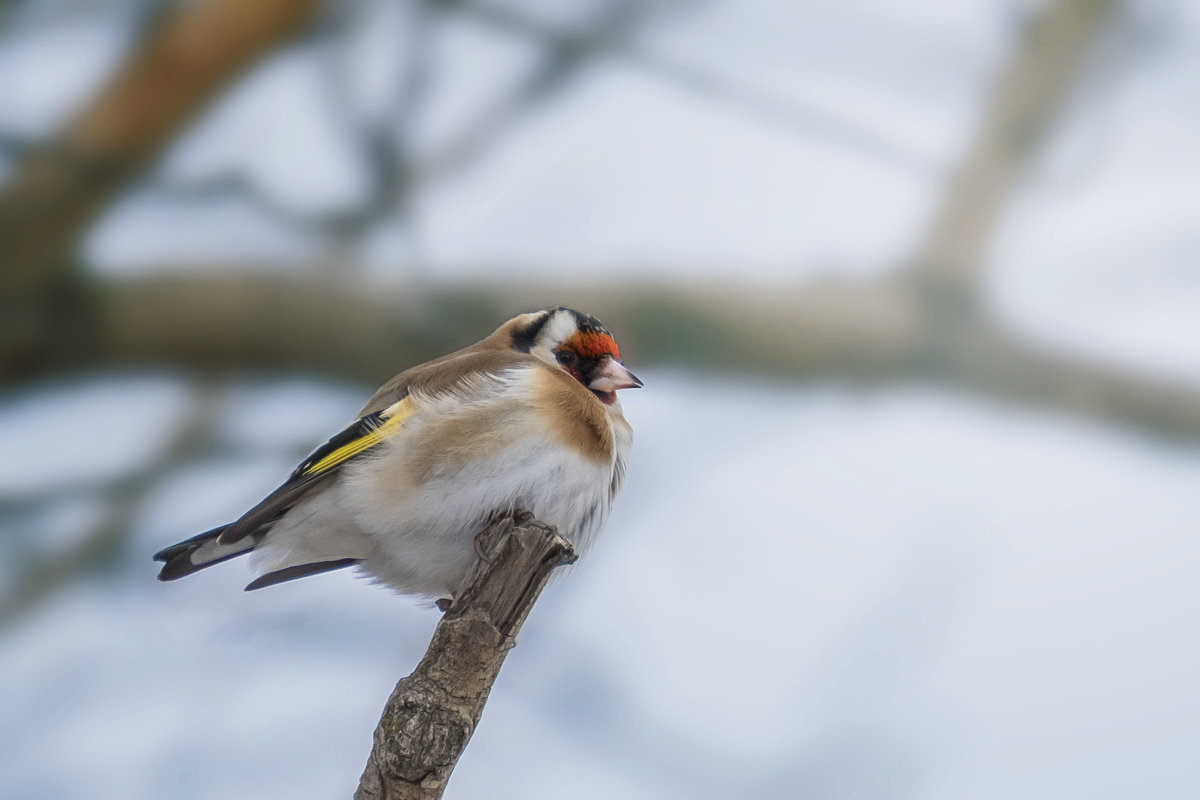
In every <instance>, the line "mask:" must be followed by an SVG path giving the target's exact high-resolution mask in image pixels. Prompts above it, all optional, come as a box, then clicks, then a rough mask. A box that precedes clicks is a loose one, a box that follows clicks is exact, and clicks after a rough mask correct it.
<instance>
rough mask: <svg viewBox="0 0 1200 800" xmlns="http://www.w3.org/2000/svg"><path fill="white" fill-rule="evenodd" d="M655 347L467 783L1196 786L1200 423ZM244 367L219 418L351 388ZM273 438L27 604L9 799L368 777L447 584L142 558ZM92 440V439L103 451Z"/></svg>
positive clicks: (1040, 789) (749, 787) (890, 788)
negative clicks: (1135, 428)
mask: <svg viewBox="0 0 1200 800" xmlns="http://www.w3.org/2000/svg"><path fill="white" fill-rule="evenodd" d="M646 380H647V388H646V389H645V390H644V391H641V392H638V393H633V392H630V393H629V397H628V399H627V401H626V405H627V410H628V415H629V416H630V418H631V419H633V421H634V424H635V426H636V428H637V433H638V438H637V443H636V451H635V458H634V461H633V469H632V472H631V476H630V482H629V488H628V490H627V492H626V494H625V495H624V496H623V497H622V498H621V500H620V502H619V504H618V508H617V511H616V513H615V515H614V518H613V520H612V523H611V525H610V528H609V531H608V533H607V535H606V537H605V538H604V539H602V541H601V543H600V545H599V546H598V547H597V548H596V550H595V552H594V553H593V554H592V556H591V557H590V558H589V559H587V560H586V561H585V562H584V563H582V564H581V565H580V566H578V567H577V568H576V569H575V570H574V572H573V573H571V574H569V575H568V576H566V577H564V578H563V579H561V580H559V581H558V582H557V583H555V584H554V585H553V586H552V587H551V588H550V589H549V590H548V591H547V593H546V595H545V596H544V598H543V600H542V601H541V602H540V603H539V606H538V608H537V609H536V610H535V613H534V615H533V617H532V618H531V619H530V621H529V623H528V625H527V628H526V630H525V632H524V634H523V635H522V637H521V641H520V643H519V645H518V647H517V649H516V650H515V651H514V652H513V654H512V656H511V657H510V660H509V662H508V664H507V665H506V667H505V670H504V672H503V673H502V675H501V678H500V680H499V682H498V684H497V687H496V691H495V692H494V694H493V695H492V698H491V701H490V703H489V705H488V708H487V712H486V714H485V716H484V720H483V723H482V725H481V727H480V729H479V731H478V733H477V734H476V736H475V738H474V740H473V741H472V743H471V745H470V747H469V749H468V751H467V754H466V756H465V757H464V759H463V760H462V762H461V763H460V765H459V768H458V770H457V772H456V773H455V778H454V780H453V782H452V784H451V789H450V793H449V796H450V797H462V798H467V797H495V798H509V797H511V798H556V797H563V796H571V797H579V798H591V797H595V798H611V797H622V798H675V797H677V798H681V799H682V798H731V797H744V796H754V797H792V796H813V797H920V798H960V797H973V798H1010V797H1014V796H1029V797H1047V798H1049V797H1066V796H1077V797H1094V798H1101V797H1109V798H1122V797H1129V796H1133V795H1143V794H1146V795H1152V796H1158V797H1183V796H1189V795H1191V794H1192V793H1194V792H1196V791H1198V790H1200V782H1197V779H1196V778H1195V776H1194V774H1193V771H1192V770H1191V767H1190V762H1191V754H1192V753H1194V752H1195V750H1196V748H1197V747H1200V714H1197V711H1198V710H1200V709H1198V708H1197V704H1198V703H1200V633H1197V630H1196V626H1195V625H1194V620H1195V616H1196V613H1197V610H1198V609H1200V581H1197V580H1196V577H1197V574H1200V541H1198V540H1197V538H1196V532H1195V522H1196V506H1195V496H1196V486H1197V484H1198V482H1200V453H1196V452H1191V451H1186V450H1176V449H1172V448H1170V447H1166V446H1161V445H1153V444H1149V443H1147V442H1146V441H1144V440H1142V439H1140V438H1138V437H1135V436H1131V435H1126V434H1123V433H1114V432H1113V431H1111V430H1106V429H1096V428H1092V427H1089V426H1086V425H1081V424H1077V423H1073V422H1070V421H1068V420H1064V419H1059V418H1054V417H1049V416H1045V415H1040V414H1032V413H1024V412H1020V411H1015V410H1010V409H1001V408H993V407H989V406H987V405H985V404H982V403H980V402H978V401H977V400H973V399H967V398H962V397H954V396H948V395H944V394H940V393H935V392H932V391H927V390H919V389H902V390H895V391H889V392H885V393H880V394H859V393H851V392H848V391H845V390H842V389H839V388H836V387H815V388H799V387H792V386H787V385H774V384H765V383H764V384H754V383H751V384H748V385H747V384H746V383H745V382H744V381H732V380H731V381H728V382H727V383H723V382H722V381H721V379H719V378H718V377H715V376H711V375H696V374H673V373H662V374H654V373H653V372H652V373H650V374H649V375H647V376H646ZM169 387H170V381H169V380H168V379H162V380H151V379H146V378H142V379H127V380H118V381H105V382H101V383H100V384H92V385H84V386H82V387H79V386H75V387H64V388H62V389H60V390H57V391H53V390H52V391H48V392H45V393H44V394H43V395H42V399H43V400H48V401H50V402H51V403H53V402H55V401H61V400H63V399H64V395H65V393H67V392H74V391H80V390H83V391H84V397H85V398H88V399H91V398H95V397H100V396H108V397H109V398H110V400H113V401H114V402H112V403H111V405H110V407H109V409H108V411H107V412H104V411H102V412H101V417H102V418H101V419H99V420H97V421H98V423H100V424H101V427H102V428H109V427H111V428H113V429H114V430H119V429H120V427H121V426H122V425H125V424H127V423H126V422H124V420H127V419H129V411H130V410H131V409H136V407H137V404H138V403H139V402H143V403H144V402H146V400H145V398H146V397H147V396H151V397H153V401H152V402H153V404H154V405H157V406H160V407H170V406H171V403H172V402H174V401H173V399H172V394H171V392H170V389H169ZM122 395H124V399H125V401H126V402H124V403H120V402H115V401H116V400H117V399H118V398H120V397H121V396H122ZM177 399H178V398H175V400H177ZM229 399H230V400H231V401H235V402H230V404H229V409H228V413H229V416H228V417H227V421H226V425H225V426H224V428H225V430H227V431H228V432H229V433H230V434H237V433H238V432H239V431H249V430H252V429H253V426H255V425H257V424H260V423H261V420H259V419H257V418H256V414H257V413H258V411H257V410H256V409H261V407H262V405H263V404H266V403H277V402H286V403H291V404H294V406H296V407H301V408H304V409H305V413H306V415H307V416H308V417H309V418H310V419H315V420H321V421H325V420H330V419H334V418H336V417H338V416H339V415H347V414H352V413H353V410H354V409H355V408H356V406H357V400H358V398H357V397H356V396H355V393H354V392H353V391H350V390H345V389H330V388H329V387H323V386H319V385H317V386H311V387H306V386H305V385H303V384H301V383H294V382H293V383H288V384H284V385H270V384H268V385H259V386H248V385H243V386H239V387H238V388H237V389H235V390H234V391H233V392H232V393H231V397H230V398H229ZM5 410H6V411H8V412H10V413H8V414H7V415H6V418H7V419H9V420H13V419H20V417H21V413H22V412H21V411H20V409H13V408H11V407H9V408H7V409H5ZM24 413H25V414H26V415H27V416H26V417H25V419H23V420H21V422H22V423H23V424H24V425H29V424H31V423H33V422H35V421H36V417H34V416H33V415H34V413H35V412H32V411H25V412H24ZM163 416H169V415H168V414H164V415H163ZM304 434H309V435H310V438H311V431H304V430H299V431H297V436H296V437H295V438H297V439H298V438H300V437H301V436H302V435H304ZM0 436H3V437H4V438H5V441H6V443H7V444H16V445H18V446H19V445H20V444H21V442H20V441H19V439H18V434H16V433H15V427H13V426H12V425H10V426H8V427H6V428H3V429H0ZM264 437H268V438H274V447H272V446H271V445H270V443H268V442H266V441H260V442H259V443H258V444H260V445H261V448H262V451H261V452H260V453H259V454H258V455H257V456H255V455H249V454H247V455H245V456H243V457H240V458H221V459H214V460H207V459H202V460H200V461H199V462H195V463H192V464H189V465H187V466H186V467H185V468H183V469H181V470H180V471H179V472H178V473H177V474H172V475H169V476H167V477H166V479H165V480H164V481H163V482H162V485H161V486H160V487H159V488H158V489H157V490H156V491H155V492H154V494H153V495H152V497H151V498H150V500H149V501H148V502H147V503H146V504H145V506H144V507H143V508H142V509H141V510H140V513H139V515H138V521H137V524H136V539H135V543H134V546H133V547H131V548H129V550H128V551H127V552H126V553H125V555H124V556H123V558H122V564H121V566H120V568H119V570H117V571H116V572H115V573H114V574H111V575H109V576H107V577H106V578H104V579H103V580H101V579H97V580H95V581H93V582H91V583H89V584H87V585H81V586H76V587H75V588H74V589H72V590H71V591H70V592H69V593H67V594H65V595H63V596H60V597H59V598H57V599H56V600H55V601H54V602H53V603H52V604H51V605H50V607H49V608H47V609H45V610H43V611H42V612H39V613H38V614H37V615H36V616H35V617H33V618H31V619H30V620H28V621H27V623H26V624H24V625H22V626H20V627H19V628H18V629H16V630H14V631H11V632H10V633H9V634H8V635H7V637H6V640H5V642H4V647H3V648H2V649H0V685H2V686H5V687H7V688H6V690H5V695H6V697H5V701H4V703H3V704H2V706H0V708H2V710H0V796H4V797H12V798H59V797H62V798H67V797H93V798H108V797H111V798H129V797H162V796H168V795H169V796H172V797H179V798H189V797H194V798H210V797H222V796H224V797H256V798H270V797H279V798H285V797H287V798H294V797H331V796H346V795H347V794H348V792H349V791H350V788H351V787H352V786H353V785H354V784H355V782H356V780H357V776H358V773H359V770H360V769H361V767H362V764H363V762H364V759H365V755H366V752H367V749H368V747H369V742H370V735H371V731H372V729H373V727H374V723H375V720H376V718H377V715H378V714H379V712H380V710H381V709H382V704H383V701H384V699H385V698H386V696H387V694H388V692H389V690H390V688H391V686H392V684H393V683H394V681H395V680H396V678H397V677H399V676H400V675H401V674H404V673H406V672H407V671H408V670H409V669H410V668H411V667H412V666H413V665H414V664H415V663H416V661H417V659H418V658H419V656H420V654H421V653H422V652H423V650H424V647H425V645H426V643H427V641H428V637H429V634H430V632H431V630H432V627H433V625H434V624H435V622H436V618H437V612H436V611H434V610H431V609H429V608H424V607H420V606H419V605H417V604H415V603H413V602H412V601H410V600H408V599H403V598H398V597H395V596H392V595H391V594H389V593H387V592H385V591H383V590H380V589H378V588H374V587H371V586H369V585H367V584H365V583H363V582H361V581H357V580H356V579H354V578H353V577H351V576H349V575H345V574H331V575H326V576H321V577H317V578H312V579H307V580H305V581H301V582H298V583H294V584H290V585H286V586H283V587H278V588H273V589H270V590H266V591H262V592H257V593H252V594H246V593H242V592H241V591H240V590H241V587H242V586H243V585H244V584H245V582H246V581H247V575H248V573H247V569H246V567H245V565H243V564H241V563H237V562H234V563H230V564H227V565H224V566H222V567H219V568H217V569H213V570H210V571H209V572H206V573H203V574H200V575H197V576H195V577H193V578H190V579H189V580H186V581H182V582H179V583H175V584H169V585H160V584H158V583H156V582H155V581H154V580H153V574H154V567H153V565H152V564H151V563H150V561H149V555H150V553H152V552H153V551H154V550H155V549H156V548H158V547H159V546H161V545H163V544H166V543H169V542H173V541H175V540H176V539H178V538H179V537H181V536H183V535H186V534H188V533H190V532H192V531H195V530H200V529H203V528H204V527H206V526H208V525H211V524H214V523H216V522H219V521H221V520H223V519H226V518H228V517H231V516H233V515H236V514H237V513H238V512H239V511H240V510H241V509H242V508H243V507H244V506H245V505H246V504H247V502H249V501H251V500H252V499H254V497H255V496H256V495H257V494H258V493H259V492H260V491H261V490H263V489H264V488H268V487H269V486H271V485H272V484H273V483H274V482H276V481H277V480H278V479H279V478H280V476H281V475H282V474H284V472H286V469H287V466H288V460H287V459H288V458H290V451H289V453H288V454H287V455H282V454H280V453H281V451H287V450H288V448H289V446H290V445H292V444H297V443H298V442H294V441H289V440H288V437H286V436H282V435H278V434H276V433H267V434H264ZM6 446H7V445H6ZM75 446H76V448H77V449H76V450H75V451H74V457H73V460H74V461H75V463H76V466H77V469H79V470H80V471H84V470H88V469H100V468H101V466H104V465H105V464H107V465H108V466H106V467H105V468H110V467H112V466H113V464H112V462H113V457H112V455H111V451H110V452H109V453H104V452H100V451H99V449H98V448H97V449H91V448H89V447H87V446H86V445H85V444H84V443H82V442H79V441H76V442H75ZM272 453H274V454H276V455H272ZM116 468H118V469H119V468H122V467H121V465H116ZM4 478H5V483H4V486H5V487H6V488H7V487H11V486H12V482H13V481H14V480H16V478H15V477H14V476H13V475H6V476H4ZM47 524H49V523H47ZM59 524H60V525H63V524H64V523H62V522H60V523H59Z"/></svg>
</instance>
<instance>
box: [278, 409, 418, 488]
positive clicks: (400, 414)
mask: <svg viewBox="0 0 1200 800" xmlns="http://www.w3.org/2000/svg"><path fill="white" fill-rule="evenodd" d="M416 410H417V405H416V403H414V402H413V401H412V398H411V397H406V398H404V399H403V400H401V401H400V402H399V403H396V404H395V405H393V406H391V407H390V408H388V409H387V410H386V411H385V412H384V413H383V414H382V415H381V416H382V417H383V420H384V421H383V424H382V425H380V426H379V427H378V428H375V429H374V430H371V431H367V432H366V433H364V434H363V435H362V436H360V437H358V438H357V439H355V440H353V441H351V442H348V443H347V444H344V445H342V446H341V447H339V448H338V449H337V450H334V451H333V452H332V453H330V454H329V455H327V456H325V457H324V458H322V459H321V460H320V461H318V462H316V463H315V464H313V465H312V466H310V467H309V468H308V469H306V470H304V472H303V473H301V474H303V475H316V474H318V473H321V472H325V471H326V470H329V469H332V468H334V467H336V466H337V465H338V464H341V463H343V462H345V461H347V460H349V459H351V458H354V456H356V455H358V454H359V453H361V452H363V451H364V450H370V449H371V448H372V447H374V446H375V445H377V444H379V443H380V442H383V441H385V440H387V439H390V438H391V437H392V436H395V435H396V434H397V433H399V431H400V428H401V426H403V425H404V423H405V422H406V421H407V420H408V418H409V417H411V416H412V415H413V414H414V413H415V412H416Z"/></svg>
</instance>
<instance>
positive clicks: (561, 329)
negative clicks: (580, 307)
mask: <svg viewBox="0 0 1200 800" xmlns="http://www.w3.org/2000/svg"><path fill="white" fill-rule="evenodd" d="M576 330H577V328H576V325H575V315H574V314H572V313H571V312H570V311H559V312H558V313H557V314H555V315H554V316H553V317H551V318H550V321H549V322H547V323H546V329H545V331H544V332H543V334H542V336H540V337H539V338H540V339H541V341H543V342H545V343H546V344H547V345H548V346H549V347H551V348H552V347H554V346H557V345H560V344H562V343H563V342H565V341H566V340H567V339H569V338H571V336H573V335H574V334H575V331H576Z"/></svg>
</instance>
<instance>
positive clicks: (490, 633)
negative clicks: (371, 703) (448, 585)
mask: <svg viewBox="0 0 1200 800" xmlns="http://www.w3.org/2000/svg"><path fill="white" fill-rule="evenodd" d="M476 541H477V549H478V551H479V558H478V560H477V561H476V562H475V565H474V567H473V568H472V569H471V572H470V574H468V575H467V579H466V581H464V583H463V587H462V589H460V590H459V592H458V597H457V598H456V599H455V602H454V605H453V606H452V607H451V608H450V610H449V611H447V612H446V615H445V616H444V617H443V618H442V621H441V622H440V623H439V624H438V627H437V630H436V631H435V632H434V634H433V640H432V641H431V642H430V643H429V650H428V651H427V652H426V653H425V657H424V658H423V659H421V663H420V664H419V665H418V666H417V668H416V670H414V671H413V673H412V674H411V675H409V676H408V677H407V678H402V679H401V680H400V682H399V683H398V684H396V689H395V691H393V692H392V696H391V697H390V698H389V699H388V702H387V707H386V708H385V709H384V711H383V717H382V718H381V719H380V720H379V725H378V726H377V727H376V728H375V742H374V745H373V746H372V748H371V755H370V757H369V758H368V759H367V766H366V769H365V770H363V775H362V779H361V780H360V782H359V786H358V791H357V792H355V794H354V796H355V798H356V800H432V798H438V797H441V796H442V792H444V791H445V789H446V782H447V781H448V780H449V779H450V773H451V771H453V769H454V765H455V764H456V763H457V762H458V758H459V756H460V755H461V754H462V751H463V749H464V748H465V747H466V746H467V742H468V741H469V740H470V738H471V734H472V733H473V732H474V731H475V726H476V725H477V724H479V718H480V716H481V715H482V714H483V706H484V703H486V702H487V698H488V694H489V693H490V692H491V689H492V684H493V683H494V682H495V680H496V676H497V675H499V674H500V667H501V666H502V665H503V664H504V658H505V656H507V655H508V651H509V650H510V649H512V646H513V640H514V637H515V636H516V635H517V632H518V631H519V630H520V629H521V624H522V623H523V622H524V621H525V617H526V616H527V615H528V614H529V610H530V609H531V608H532V607H533V603H534V601H535V600H537V597H538V595H539V594H540V593H541V591H542V587H543V586H545V584H546V580H547V579H548V578H549V577H550V573H551V572H552V571H553V570H554V568H555V567H558V566H561V565H563V564H569V563H571V562H572V561H574V560H575V552H574V550H572V549H571V545H570V544H568V543H567V541H566V540H565V539H563V538H562V537H561V536H559V535H558V534H557V532H556V531H555V529H554V528H552V527H548V526H546V525H543V524H541V523H540V522H537V521H536V520H534V519H533V517H532V515H530V514H527V513H518V514H516V515H514V516H513V517H505V518H503V519H500V520H498V521H497V522H495V523H494V524H493V525H491V526H490V527H489V528H488V529H487V530H485V531H484V532H483V533H481V534H480V535H479V537H478V539H477V540H476Z"/></svg>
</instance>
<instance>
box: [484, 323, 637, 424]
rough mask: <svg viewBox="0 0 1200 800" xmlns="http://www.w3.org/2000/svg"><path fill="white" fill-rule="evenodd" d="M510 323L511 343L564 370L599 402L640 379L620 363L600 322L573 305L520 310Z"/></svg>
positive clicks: (612, 398) (632, 386) (613, 397)
mask: <svg viewBox="0 0 1200 800" xmlns="http://www.w3.org/2000/svg"><path fill="white" fill-rule="evenodd" d="M505 327H506V328H508V327H511V330H512V343H513V347H514V348H515V349H517V350H520V351H521V352H524V353H529V354H530V355H533V356H534V357H536V358H540V359H541V360H542V361H545V362H547V363H549V364H553V365H555V366H556V367H558V368H559V369H562V370H565V371H566V372H567V373H569V374H570V375H571V376H572V377H573V378H575V380H577V381H579V382H580V383H582V384H583V385H584V386H586V387H587V388H588V389H589V390H590V391H591V392H592V394H594V395H596V397H598V398H599V399H600V400H601V402H603V403H606V404H611V403H613V402H614V401H615V400H616V399H617V394H616V392H617V390H618V389H637V388H639V387H641V385H642V382H641V381H640V380H638V379H637V377H636V376H634V374H633V373H632V372H630V371H629V370H628V369H626V368H625V365H624V364H622V363H621V352H620V350H618V349H617V342H616V340H614V339H613V337H612V334H611V333H609V332H608V328H606V327H604V323H603V322H601V321H600V320H598V319H596V318H595V317H592V316H588V315H587V314H583V313H580V312H578V311H576V310H575V309H573V308H566V307H565V306H559V307H558V308H553V309H550V310H548V311H534V312H533V313H531V314H522V315H521V316H519V317H517V318H516V319H514V320H512V321H511V322H509V323H508V324H507V325H505Z"/></svg>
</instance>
